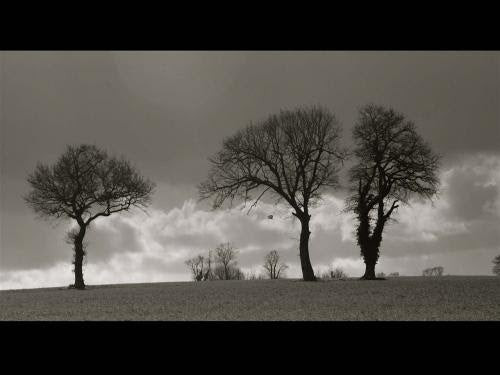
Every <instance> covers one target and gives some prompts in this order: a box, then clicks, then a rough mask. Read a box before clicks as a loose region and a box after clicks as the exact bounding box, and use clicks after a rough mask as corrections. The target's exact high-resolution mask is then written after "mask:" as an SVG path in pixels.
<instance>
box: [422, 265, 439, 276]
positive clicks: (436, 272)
mask: <svg viewBox="0 0 500 375" xmlns="http://www.w3.org/2000/svg"><path fill="white" fill-rule="evenodd" d="M443 271H444V268H443V267H441V266H438V267H432V268H427V269H425V270H424V271H423V272H422V276H443Z"/></svg>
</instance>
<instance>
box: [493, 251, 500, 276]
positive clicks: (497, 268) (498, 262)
mask: <svg viewBox="0 0 500 375" xmlns="http://www.w3.org/2000/svg"><path fill="white" fill-rule="evenodd" d="M493 264H494V266H493V273H494V274H495V275H498V276H500V255H497V256H496V257H495V259H493Z"/></svg>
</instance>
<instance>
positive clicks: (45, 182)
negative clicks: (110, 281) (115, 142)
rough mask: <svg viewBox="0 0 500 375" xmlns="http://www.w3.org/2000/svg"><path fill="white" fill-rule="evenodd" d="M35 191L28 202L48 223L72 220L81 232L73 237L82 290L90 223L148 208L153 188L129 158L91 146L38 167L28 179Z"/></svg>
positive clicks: (75, 148) (77, 285) (77, 282)
mask: <svg viewBox="0 0 500 375" xmlns="http://www.w3.org/2000/svg"><path fill="white" fill-rule="evenodd" d="M28 182H29V184H30V185H31V188H32V190H31V191H30V192H29V193H28V195H27V196H25V197H24V199H25V201H26V203H27V204H28V205H29V206H31V207H32V208H33V210H34V211H35V212H36V213H37V214H39V215H40V216H41V217H44V218H55V219H62V218H70V219H73V220H75V221H76V223H77V224H78V230H74V231H72V232H71V233H69V234H68V238H69V239H70V241H71V242H72V243H73V245H74V256H75V258H74V273H75V284H74V287H75V288H77V289H85V283H84V280H83V270H82V264H83V258H84V255H85V250H84V245H83V239H84V236H85V233H86V232H87V230H88V228H89V225H90V223H91V222H92V221H93V220H95V219H97V218H98V217H100V216H110V215H112V214H114V213H117V212H120V211H127V210H129V209H130V208H131V207H134V206H135V207H139V208H143V209H144V208H145V207H146V206H147V205H148V204H149V202H150V200H151V195H152V192H153V189H154V184H153V183H152V182H151V181H149V180H147V179H144V178H143V177H141V176H140V175H139V173H138V172H137V171H136V170H135V169H134V168H133V167H132V166H131V165H130V164H129V162H127V161H126V160H124V159H117V158H115V157H109V156H108V154H107V153H106V152H105V151H103V150H100V149H98V148H97V147H96V146H92V145H85V144H83V145H79V146H68V147H67V148H66V151H65V152H64V154H62V155H61V157H60V158H59V159H58V160H57V162H56V163H55V164H54V165H52V166H48V165H45V164H41V163H39V164H38V165H37V166H36V168H35V171H34V172H33V173H32V174H31V175H29V177H28Z"/></svg>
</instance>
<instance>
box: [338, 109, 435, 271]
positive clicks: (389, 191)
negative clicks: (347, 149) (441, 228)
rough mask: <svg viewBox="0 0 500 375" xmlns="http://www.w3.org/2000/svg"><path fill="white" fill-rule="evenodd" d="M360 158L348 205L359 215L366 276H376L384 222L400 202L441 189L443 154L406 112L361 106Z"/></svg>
mask: <svg viewBox="0 0 500 375" xmlns="http://www.w3.org/2000/svg"><path fill="white" fill-rule="evenodd" d="M353 137H354V141H355V145H356V146H355V149H354V156H355V157H356V160H357V161H356V163H355V165H354V166H353V167H352V168H351V170H350V174H349V180H350V191H351V194H350V196H349V197H348V199H347V205H346V209H347V210H348V211H353V212H354V213H355V214H356V218H357V221H358V226H357V230H356V236H357V242H358V245H359V247H360V249H361V255H362V257H363V259H364V262H365V266H366V269H365V273H364V275H363V277H362V279H376V277H375V265H376V264H377V261H378V258H379V254H380V244H381V242H382V233H383V230H384V227H385V225H386V224H387V222H388V221H389V219H390V218H391V215H392V214H393V212H394V210H396V209H397V208H398V207H399V205H400V204H401V203H405V204H407V203H408V201H409V198H410V197H412V196H413V195H417V196H420V197H424V198H428V199H430V198H432V196H433V195H434V194H436V192H437V188H438V184H439V179H438V176H437V171H438V167H439V159H440V158H439V156H438V155H436V154H434V152H433V151H432V150H431V148H430V146H429V145H428V144H427V143H426V142H425V141H424V140H423V139H422V137H421V136H420V135H419V134H418V133H417V130H416V128H415V125H414V124H413V123H412V122H410V121H408V120H406V118H405V116H404V115H402V114H400V113H397V112H395V111H394V110H393V109H387V108H384V107H381V106H375V105H368V106H365V107H364V108H362V109H361V110H360V113H359V119H358V121H357V123H356V125H355V127H354V130H353Z"/></svg>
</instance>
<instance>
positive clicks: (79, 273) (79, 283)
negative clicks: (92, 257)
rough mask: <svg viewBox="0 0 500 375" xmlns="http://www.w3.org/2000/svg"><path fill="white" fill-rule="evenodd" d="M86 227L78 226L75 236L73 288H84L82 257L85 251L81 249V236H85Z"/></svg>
mask: <svg viewBox="0 0 500 375" xmlns="http://www.w3.org/2000/svg"><path fill="white" fill-rule="evenodd" d="M85 231H86V227H84V226H83V227H80V232H79V233H78V234H77V235H76V236H75V242H74V245H75V249H74V250H75V263H74V264H75V269H74V272H75V284H74V287H75V289H80V290H83V289H85V282H84V281H83V257H84V256H85V251H84V249H83V237H84V236H85Z"/></svg>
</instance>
